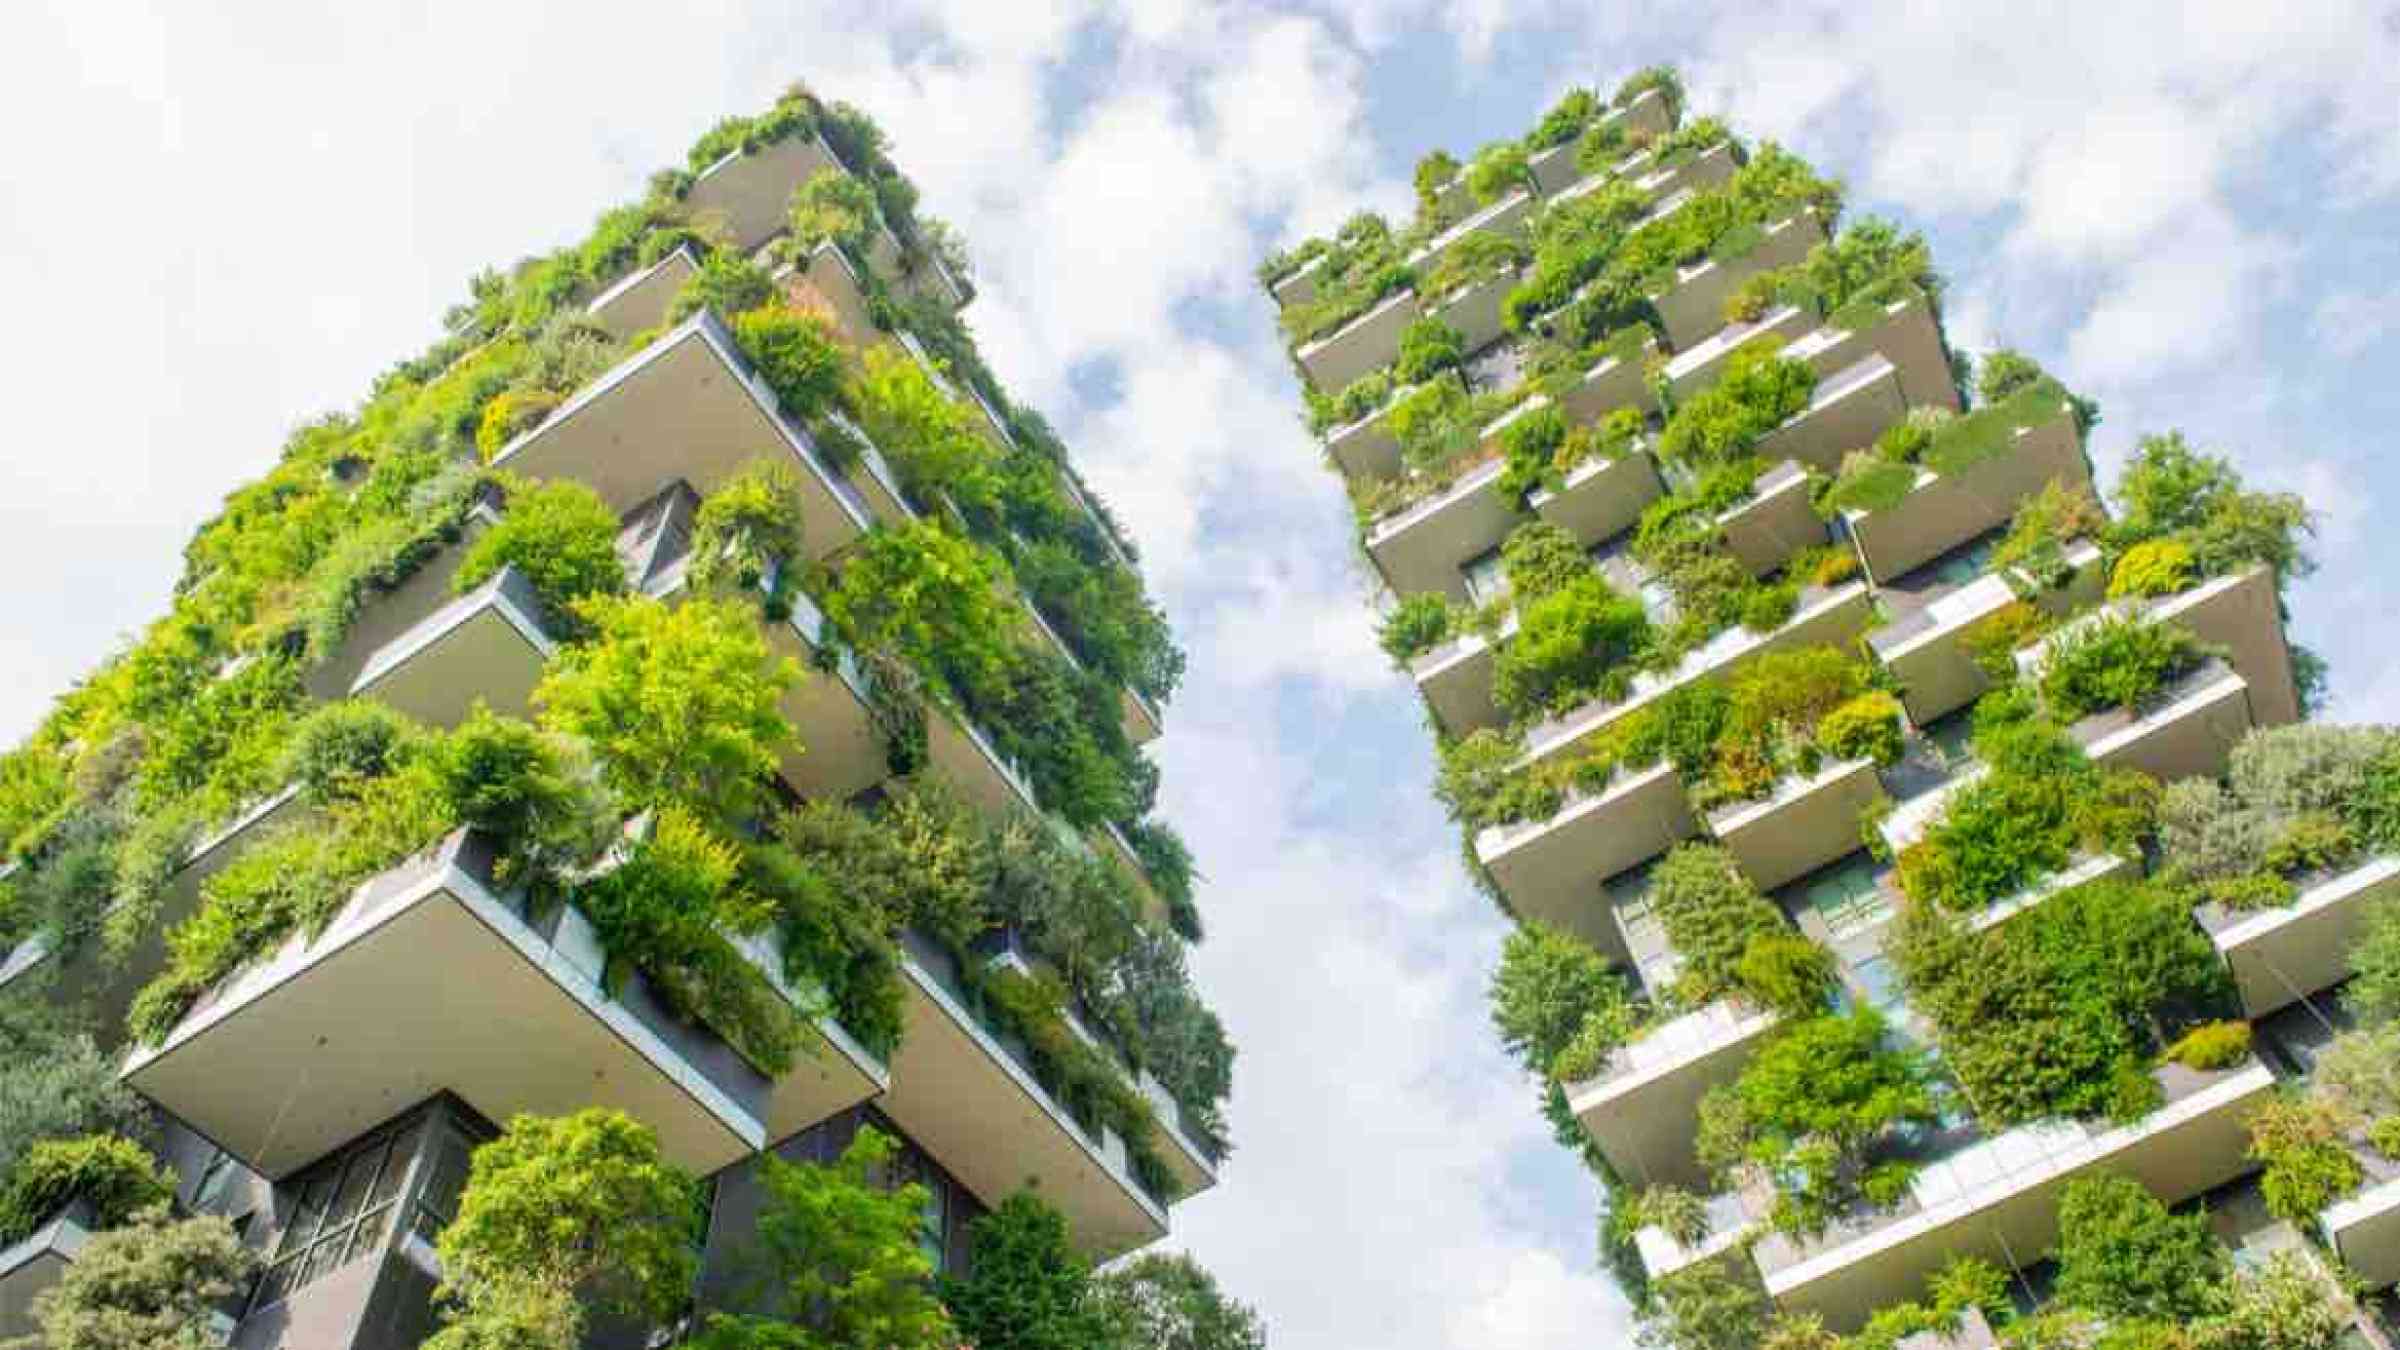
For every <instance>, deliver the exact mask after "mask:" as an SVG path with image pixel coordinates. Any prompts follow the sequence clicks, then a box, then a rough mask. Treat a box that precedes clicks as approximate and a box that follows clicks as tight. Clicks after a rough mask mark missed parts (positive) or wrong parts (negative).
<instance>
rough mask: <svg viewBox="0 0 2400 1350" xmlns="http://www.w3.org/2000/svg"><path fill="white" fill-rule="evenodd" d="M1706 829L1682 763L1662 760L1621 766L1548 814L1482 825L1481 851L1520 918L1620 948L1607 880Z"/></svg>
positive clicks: (1478, 849) (1478, 835) (1595, 943)
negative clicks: (1678, 767)
mask: <svg viewBox="0 0 2400 1350" xmlns="http://www.w3.org/2000/svg"><path fill="white" fill-rule="evenodd" d="M1698 830H1699V822H1698V820H1697V819H1695V818H1694V816H1693V814H1692V806H1691V802H1690V800H1689V799H1688V798H1687V797H1686V796H1685V795H1684V790H1683V783H1682V780H1680V779H1679V778H1677V777H1676V774H1675V766H1674V765H1672V764H1659V765H1655V766H1653V767H1651V768H1648V769H1644V770H1641V771H1639V772H1632V773H1620V774H1619V775H1617V777H1616V778H1615V779H1614V780H1613V781H1611V782H1610V783H1609V784H1608V786H1607V787H1605V788H1603V789H1602V790H1601V791H1599V792H1597V793H1582V792H1574V793H1570V794H1569V795H1568V798H1567V801H1566V804H1565V805H1564V806H1562V807H1560V808H1559V810H1558V811H1557V813H1556V814H1554V815H1552V816H1550V817H1548V818H1547V819H1543V820H1529V821H1521V822H1518V823H1516V824H1513V825H1495V826H1492V827H1490V828H1487V829H1484V830H1481V831H1478V832H1477V833H1476V836H1475V857H1476V860H1477V861H1478V862H1480V863H1482V864H1483V867H1484V870H1485V871H1486V872H1488V873H1489V874H1490V875H1491V878H1492V884H1493V885H1494V886H1496V887H1498V888H1499V890H1500V893H1501V894H1502V895H1503V896H1505V897H1506V898H1507V901H1508V905H1509V908H1510V909H1511V910H1512V911H1513V912H1514V913H1515V915H1516V916H1517V918H1518V919H1520V920H1528V921H1530V920H1538V921H1540V922H1543V923H1547V924H1550V925H1551V926H1553V927H1556V928H1560V929H1563V930H1565V931H1567V932H1570V933H1573V934H1575V935H1576V936H1578V937H1581V938H1583V939H1584V940H1585V941H1587V942H1590V943H1591V944H1592V945H1593V946H1595V947H1599V948H1601V949H1602V950H1604V951H1614V950H1617V949H1619V948H1620V947H1621V945H1622V936H1621V933H1620V931H1619V928H1618V925H1617V923H1616V920H1615V917H1614V914H1613V911H1612V910H1611V909H1610V908H1609V906H1608V903H1607V899H1608V898H1607V894H1606V888H1605V887H1604V886H1603V884H1602V883H1603V882H1605V881H1606V880H1607V879H1608V878H1610V877H1613V876H1615V875H1617V874H1618V873H1620V872H1623V871H1626V870H1627V869H1629V868H1631V867H1634V866H1635V865H1637V864H1639V863H1641V862H1644V861H1646V860H1648V859H1650V858H1653V857H1656V856H1657V855H1659V854H1661V853H1664V852H1665V851H1666V850H1667V849H1668V848H1669V847H1671V846H1672V845H1674V844H1675V843H1676V842H1678V841H1680V840H1683V839H1688V838H1690V837H1691V836H1692V835H1693V834H1695V833H1697V832H1698Z"/></svg>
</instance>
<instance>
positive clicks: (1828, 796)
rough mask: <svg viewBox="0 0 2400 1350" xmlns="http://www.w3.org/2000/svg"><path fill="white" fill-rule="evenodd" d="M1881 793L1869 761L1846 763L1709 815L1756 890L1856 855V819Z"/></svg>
mask: <svg viewBox="0 0 2400 1350" xmlns="http://www.w3.org/2000/svg"><path fill="white" fill-rule="evenodd" d="M1880 791H1882V784H1881V781H1880V780H1879V779H1878V778H1877V777H1876V773H1875V764H1874V761H1872V760H1865V759H1847V760H1838V761H1835V762H1832V763H1829V764H1826V765H1824V766H1822V767H1821V768H1819V769H1818V770H1817V771H1816V772H1815V773H1813V774H1805V775H1793V776H1789V777H1786V778H1783V779H1781V780H1779V781H1777V782H1776V784H1775V786H1774V788H1773V789H1772V790H1771V791H1769V792H1768V794H1767V795H1766V796H1765V797H1762V798H1760V799H1758V800H1757V801H1747V802H1728V803H1726V804H1725V805H1723V806H1721V807H1718V808H1717V809H1716V810H1714V811H1711V812H1710V813H1709V815H1708V832H1709V833H1710V834H1712V835H1714V836H1716V840H1717V842H1718V843H1720V844H1723V845H1724V846H1725V849H1726V851H1727V852H1729V853H1731V854H1733V859H1734V861H1735V862H1736V863H1738V864H1740V865H1741V869H1742V871H1743V872H1744V873H1745V874H1747V875H1748V876H1749V878H1750V880H1751V882H1752V883H1753V884H1755V885H1756V886H1757V887H1758V888H1759V889H1760V890H1761V891H1771V890H1774V889H1775V888H1776V887H1778V886H1781V885H1783V884H1784V883H1785V882H1787V881H1791V880H1793V879H1794V878H1797V877H1802V876H1805V875H1807V874H1808V873H1810V872H1813V871H1815V870H1817V869H1818V868H1820V867H1823V866H1824V865H1825V864H1827V863H1830V862H1833V861H1836V860H1837V859H1840V858H1844V857H1847V856H1848V855H1850V854H1852V853H1855V852H1857V851H1858V816H1859V812H1861V811H1863V810H1865V809H1866V806H1867V803H1868V802H1870V801H1873V800H1874V799H1875V794H1876V793H1878V792H1880Z"/></svg>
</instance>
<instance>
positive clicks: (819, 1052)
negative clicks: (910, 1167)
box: [731, 928, 892, 1142]
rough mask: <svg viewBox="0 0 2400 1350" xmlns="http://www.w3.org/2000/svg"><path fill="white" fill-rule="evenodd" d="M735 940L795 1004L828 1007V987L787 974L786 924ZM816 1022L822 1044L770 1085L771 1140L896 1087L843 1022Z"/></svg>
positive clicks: (768, 1121)
mask: <svg viewBox="0 0 2400 1350" xmlns="http://www.w3.org/2000/svg"><path fill="white" fill-rule="evenodd" d="M731 940H732V942H733V944H734V946H735V947H737V948H739V949H740V950H741V952H742V954H743V955H744V956H747V957H748V958H749V959H750V963H751V964H752V965H754V966H756V967H757V968H758V971H759V973H760V974H762V975H764V976H766V978H767V982H768V983H769V984H772V985H774V986H775V988H776V991H777V992H779V993H781V994H782V995H783V996H784V998H785V999H786V1000H787V1001H789V1002H790V1003H791V1005H792V1006H793V1007H794V1008H818V1007H823V1006H824V1002H825V1000H824V992H825V991H824V990H823V989H821V988H817V987H814V986H813V985H807V984H803V983H798V982H795V981H794V980H793V979H792V977H791V976H790V975H788V974H786V973H785V969H784V941H783V933H782V931H781V930H780V929H776V928H768V929H765V930H763V931H760V932H757V933H750V934H742V935H736V936H734V937H733V938H732V939H731ZM815 1026H816V1032H817V1040H816V1043H814V1044H812V1045H811V1046H810V1047H809V1048H808V1050H807V1051H805V1052H804V1053H802V1054H801V1056H800V1057H799V1058H798V1059H797V1060H796V1061H795V1062H794V1063H793V1065H792V1067H791V1068H790V1069H787V1070H785V1071H784V1072H783V1073H782V1074H781V1075H780V1076H778V1077H777V1078H776V1079H775V1082H774V1086H773V1087H772V1088H771V1089H770V1090H769V1093H768V1096H767V1104H766V1125H767V1139H768V1140H769V1141H770V1142H771V1141H774V1140H777V1139H789V1138H790V1137H792V1136H793V1135H795V1134H798V1133H799V1132H800V1131H802V1130H805V1129H807V1128H808V1127H809V1126H811V1125H814V1124H816V1123H817V1122H819V1121H821V1120H827V1119H830V1118H832V1117H834V1116H836V1115H839V1114H840V1113H842V1112H844V1111H847V1110H849V1109H850V1108H851V1107H853V1106H856V1105H858V1104H859V1103H861V1102H864V1101H869V1100H872V1099H873V1098H876V1097H880V1096H882V1095H883V1094H884V1093H886V1092H889V1091H890V1090H891V1087H892V1074H891V1070H890V1069H889V1068H888V1067H887V1066H886V1065H885V1064H884V1062H883V1060H882V1059H880V1058H878V1057H877V1056H876V1055H875V1053H874V1052H873V1051H871V1050H869V1049H867V1048H866V1047H865V1046H863V1045H860V1044H859V1043H858V1041H857V1040H856V1039H855V1038H853V1037H852V1036H851V1035H850V1032H849V1030H848V1029H847V1028H845V1027H843V1026H842V1024H841V1023H840V1022H837V1021H835V1020H834V1019H833V1018H831V1017H819V1018H817V1019H816V1022H815Z"/></svg>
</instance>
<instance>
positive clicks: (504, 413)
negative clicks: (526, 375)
mask: <svg viewBox="0 0 2400 1350" xmlns="http://www.w3.org/2000/svg"><path fill="white" fill-rule="evenodd" d="M558 405H559V397H558V395H556V394H553V393H551V392H550V391H549V390H547V389H511V390H509V391H508V392H506V393H504V394H502V395H500V396H499V397H498V398H495V399H493V400H492V401H491V402H490V403H487V404H485V405H484V408H483V418H482V420H481V421H479V422H477V423H476V424H475V449H476V450H477V451H478V452H480V453H481V454H482V456H483V462H484V463H486V464H489V463H491V462H492V461H493V460H494V459H496V458H498V457H499V454H500V452H501V451H502V450H503V449H505V448H506V447H507V446H508V445H509V443H510V442H512V441H514V440H516V439H517V437H519V436H522V435H524V434H525V433H526V432H528V431H531V430H533V429H534V428H535V427H538V426H540V425H541V424H542V421H543V419H545V418H547V417H549V416H550V411H551V409H553V408H556V407H557V406H558Z"/></svg>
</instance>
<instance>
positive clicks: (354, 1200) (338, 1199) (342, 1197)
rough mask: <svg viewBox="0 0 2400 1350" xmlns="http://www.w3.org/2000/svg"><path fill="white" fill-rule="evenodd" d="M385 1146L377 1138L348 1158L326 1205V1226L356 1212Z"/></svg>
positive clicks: (381, 1161) (365, 1196)
mask: <svg viewBox="0 0 2400 1350" xmlns="http://www.w3.org/2000/svg"><path fill="white" fill-rule="evenodd" d="M387 1147H388V1146H387V1145H386V1144H385V1143H384V1142H383V1141H382V1140H377V1141H375V1142H374V1143H371V1144H369V1145H368V1146H367V1147H366V1148H364V1149H362V1150H360V1151H359V1152H358V1153H357V1154H356V1155H355V1156H353V1157H352V1158H351V1159H350V1166H349V1167H348V1168H347V1169H346V1170H344V1171H343V1173H342V1184H341V1187H340V1188H339V1189H338V1190H336V1191H335V1192H334V1193H333V1203H332V1204H331V1205H329V1206H327V1207H326V1210H325V1225H326V1227H328V1228H335V1227H339V1226H341V1225H343V1224H346V1223H348V1222H350V1220H351V1219H352V1218H353V1217H355V1216H356V1215H357V1214H358V1207H359V1204H360V1203H361V1202H362V1201H364V1200H365V1199H366V1198H367V1191H368V1188H369V1187H371V1186H373V1185H374V1182H375V1173H376V1169H378V1168H379V1167H381V1166H382V1165H383V1155H384V1152H385V1150H386V1148H387Z"/></svg>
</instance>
